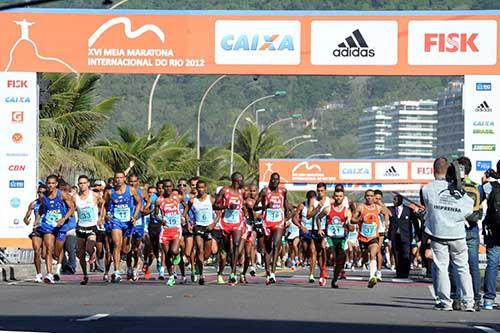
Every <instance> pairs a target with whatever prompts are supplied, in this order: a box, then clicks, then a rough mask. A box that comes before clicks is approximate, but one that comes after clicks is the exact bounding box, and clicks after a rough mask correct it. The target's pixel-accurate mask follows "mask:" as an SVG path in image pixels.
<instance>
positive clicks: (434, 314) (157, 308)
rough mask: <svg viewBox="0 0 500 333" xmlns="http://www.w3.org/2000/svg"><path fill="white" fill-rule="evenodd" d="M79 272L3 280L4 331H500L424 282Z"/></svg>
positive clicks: (0, 314) (491, 320)
mask: <svg viewBox="0 0 500 333" xmlns="http://www.w3.org/2000/svg"><path fill="white" fill-rule="evenodd" d="M79 278H80V277H79V276H71V277H67V276H65V277H63V281H62V282H60V283H59V284H57V285H51V286H49V285H43V284H42V285H39V284H35V283H32V282H18V283H16V284H10V285H7V284H3V285H0V332H2V331H30V332H72V333H76V332H112V333H117V332H135V333H137V332H142V331H156V332H165V331H169V332H204V333H205V332H207V333H208V332H219V333H224V332H225V331H226V330H231V331H233V332H237V333H243V332H253V333H258V332H259V331H261V330H265V331H266V332H277V331H283V332H287V333H291V332H329V333H331V332H361V331H366V332H370V333H379V332H380V333H389V332H395V333H396V332H397V333H402V332H403V333H411V332H419V333H422V332H440V333H443V332H444V333H447V332H450V333H452V332H453V333H459V332H476V333H480V332H482V330H481V329H479V328H476V327H475V326H481V327H486V328H489V329H494V330H497V331H498V332H500V311H498V310H494V311H489V312H486V311H481V312H480V313H466V312H438V311H434V310H433V309H432V307H433V304H434V302H433V298H432V296H431V293H430V291H429V284H428V283H396V282H383V283H379V284H378V285H377V286H376V287H375V288H374V289H368V288H367V287H366V282H365V281H358V280H343V281H341V283H340V286H341V288H340V289H336V290H334V289H331V288H329V287H323V288H320V287H319V286H318V284H317V283H316V284H314V285H311V284H309V283H307V282H306V281H305V272H298V273H290V272H282V273H280V274H278V284H276V285H271V286H266V285H265V284H264V280H263V278H262V277H255V278H249V284H247V285H237V286H234V287H231V286H228V285H223V286H220V285H216V284H214V278H215V277H214V276H213V275H210V276H209V278H208V281H209V282H208V283H207V284H206V285H205V286H199V285H197V284H191V283H188V284H185V285H181V284H177V285H175V286H174V287H171V288H169V287H167V286H166V285H165V284H164V283H162V282H160V281H157V280H150V281H145V280H140V281H138V282H135V283H133V282H122V283H121V284H119V285H115V284H108V283H105V282H102V281H100V276H94V277H93V279H92V280H91V282H90V283H89V285H87V286H80V285H79ZM327 286H329V284H328V285H327ZM95 315H98V316H97V317H92V318H91V319H97V318H99V319H97V320H85V318H88V317H90V316H95ZM99 315H100V316H99ZM82 319H84V321H82ZM483 331H484V329H483ZM486 332H488V333H495V331H488V330H486Z"/></svg>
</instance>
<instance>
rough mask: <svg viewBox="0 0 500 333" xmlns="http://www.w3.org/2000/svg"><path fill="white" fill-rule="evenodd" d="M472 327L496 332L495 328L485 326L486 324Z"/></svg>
mask: <svg viewBox="0 0 500 333" xmlns="http://www.w3.org/2000/svg"><path fill="white" fill-rule="evenodd" d="M474 328H477V329H478V330H481V331H483V332H486V333H498V331H497V330H494V329H493V328H491V327H486V326H474Z"/></svg>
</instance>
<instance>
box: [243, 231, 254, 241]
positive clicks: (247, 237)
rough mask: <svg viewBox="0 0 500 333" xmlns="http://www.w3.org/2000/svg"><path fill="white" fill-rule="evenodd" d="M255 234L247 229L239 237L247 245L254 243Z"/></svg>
mask: <svg viewBox="0 0 500 333" xmlns="http://www.w3.org/2000/svg"><path fill="white" fill-rule="evenodd" d="M255 236H256V233H255V232H254V231H253V230H252V229H247V230H246V232H245V233H243V235H241V239H244V240H245V241H246V242H247V243H254V242H255V238H256V237H255Z"/></svg>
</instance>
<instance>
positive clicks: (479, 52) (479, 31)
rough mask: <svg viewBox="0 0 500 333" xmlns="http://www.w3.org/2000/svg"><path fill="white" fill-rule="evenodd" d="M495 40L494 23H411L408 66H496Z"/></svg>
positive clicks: (456, 21)
mask: <svg viewBox="0 0 500 333" xmlns="http://www.w3.org/2000/svg"><path fill="white" fill-rule="evenodd" d="M497 38H498V37H497V22H496V21H494V20H452V21H451V20H448V21H446V20H425V21H424V20H419V21H410V22H409V24H408V41H409V42H408V64H410V65H444V66H457V65H464V66H484V65H495V64H496V63H497V45H498V40H497Z"/></svg>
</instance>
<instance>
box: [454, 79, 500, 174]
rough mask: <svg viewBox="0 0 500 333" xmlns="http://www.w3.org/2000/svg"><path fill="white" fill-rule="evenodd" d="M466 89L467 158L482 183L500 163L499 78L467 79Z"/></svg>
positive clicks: (464, 102)
mask: <svg viewBox="0 0 500 333" xmlns="http://www.w3.org/2000/svg"><path fill="white" fill-rule="evenodd" d="M463 89H464V90H463V108H464V117H465V119H464V144H465V155H466V156H468V157H469V158H470V159H471V161H472V171H471V178H472V180H474V181H476V182H479V181H480V180H481V176H482V175H483V174H484V172H485V171H486V170H488V169H490V168H493V169H496V163H497V161H498V160H499V159H500V153H499V145H500V76H496V75H491V76H486V75H476V76H472V75H470V76H465V80H464V88H463Z"/></svg>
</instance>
